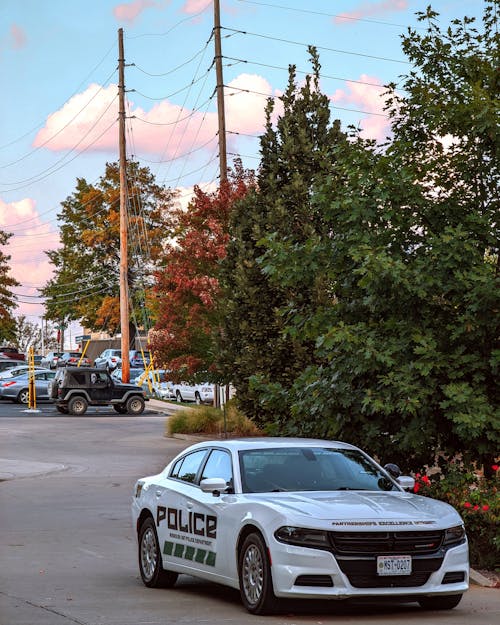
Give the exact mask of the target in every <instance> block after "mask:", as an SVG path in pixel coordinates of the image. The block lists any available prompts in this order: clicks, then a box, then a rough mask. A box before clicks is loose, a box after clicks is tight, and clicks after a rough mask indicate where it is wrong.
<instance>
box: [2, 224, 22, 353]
mask: <svg viewBox="0 0 500 625" xmlns="http://www.w3.org/2000/svg"><path fill="white" fill-rule="evenodd" d="M11 236H12V234H10V233H8V232H5V231H3V230H0V246H4V245H7V243H8V241H9V239H10V237H11ZM9 261H10V256H8V255H7V254H5V253H4V252H3V251H2V250H1V249H0V342H4V341H11V340H12V339H14V336H15V326H16V322H15V319H14V316H13V312H14V309H15V308H16V297H15V295H14V293H13V292H12V288H13V287H15V286H19V282H18V281H17V280H15V279H14V278H13V277H12V276H11V275H10V266H9Z"/></svg>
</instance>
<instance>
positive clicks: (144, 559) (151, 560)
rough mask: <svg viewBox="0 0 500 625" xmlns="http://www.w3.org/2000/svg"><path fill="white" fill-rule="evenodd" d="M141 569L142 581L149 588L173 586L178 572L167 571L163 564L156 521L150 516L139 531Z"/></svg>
mask: <svg viewBox="0 0 500 625" xmlns="http://www.w3.org/2000/svg"><path fill="white" fill-rule="evenodd" d="M139 570H140V572H141V578H142V581H143V582H144V584H145V585H146V586H148V587H149V588H171V587H172V586H173V585H174V584H175V582H176V581H177V577H178V574H177V573H174V572H173V571H165V569H163V567H162V565H161V553H160V549H159V546H158V535H157V534H156V529H155V525H154V521H153V519H151V518H148V519H146V520H145V521H144V523H143V524H142V525H141V529H140V531H139Z"/></svg>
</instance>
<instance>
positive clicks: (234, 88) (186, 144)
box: [34, 74, 272, 159]
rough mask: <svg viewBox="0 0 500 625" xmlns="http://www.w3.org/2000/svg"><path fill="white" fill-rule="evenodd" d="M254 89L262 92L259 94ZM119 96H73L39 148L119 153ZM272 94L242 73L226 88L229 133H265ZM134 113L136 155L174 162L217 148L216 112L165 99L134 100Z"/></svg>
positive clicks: (51, 120)
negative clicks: (147, 103) (144, 104)
mask: <svg viewBox="0 0 500 625" xmlns="http://www.w3.org/2000/svg"><path fill="white" fill-rule="evenodd" d="M242 90H247V91H242ZM252 91H253V92H259V95H257V94H256V93H251V92H252ZM117 93H118V88H117V86H116V85H109V86H108V87H107V88H106V89H102V88H101V87H99V85H95V84H93V85H90V86H89V87H88V88H87V89H86V91H85V92H83V93H80V94H77V95H75V96H73V97H72V98H71V99H70V100H69V101H68V102H66V104H65V105H64V106H63V107H62V108H61V109H59V110H58V111H56V112H55V113H52V114H51V115H49V117H48V118H47V122H46V124H45V126H44V127H43V128H42V129H41V130H40V131H39V132H38V134H37V135H36V137H35V141H34V146H35V147H42V146H43V147H44V148H45V149H48V150H52V151H54V152H57V151H60V150H68V149H74V150H75V151H79V152H81V151H83V150H85V149H89V150H91V151H94V152H95V151H109V152H113V153H115V152H116V146H117V142H118V123H117V107H118V101H117V99H116V96H117ZM267 95H272V88H271V85H270V84H269V83H268V82H267V81H266V80H265V79H264V78H262V77H261V76H258V75H255V74H241V75H240V76H238V77H236V78H235V79H234V80H232V81H231V82H230V83H229V85H228V87H227V88H226V98H225V101H226V119H227V121H226V127H227V130H232V131H235V132H242V133H249V134H254V133H259V132H262V130H263V128H264V107H265V103H266V96H267ZM129 113H130V116H132V117H135V118H136V119H135V120H133V121H132V122H131V123H132V124H133V129H134V148H135V150H136V151H137V154H141V153H147V154H159V155H161V157H162V159H165V158H173V157H175V156H179V155H181V154H183V153H185V152H188V151H190V150H193V149H196V148H199V147H201V146H204V149H206V150H207V151H209V152H212V151H213V147H214V146H215V144H216V134H217V129H218V120H217V113H216V112H215V111H214V112H203V110H200V111H195V112H192V111H191V110H189V109H185V108H183V107H182V106H179V105H178V104H174V103H172V102H170V101H168V100H163V101H162V102H159V103H158V104H155V105H154V106H153V107H152V108H151V109H149V110H145V109H143V108H141V107H138V106H137V107H136V106H134V103H133V102H130V106H129V111H128V112H127V114H129ZM211 140H213V141H211Z"/></svg>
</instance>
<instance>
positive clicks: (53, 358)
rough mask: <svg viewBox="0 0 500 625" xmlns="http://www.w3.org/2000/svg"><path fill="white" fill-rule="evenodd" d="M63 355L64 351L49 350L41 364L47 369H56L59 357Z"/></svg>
mask: <svg viewBox="0 0 500 625" xmlns="http://www.w3.org/2000/svg"><path fill="white" fill-rule="evenodd" d="M62 355H63V352H49V353H48V354H46V355H45V356H44V357H43V358H42V362H41V363H40V365H41V366H42V367H46V368H47V369H55V368H56V367H57V363H58V361H59V358H60V357H61V356H62Z"/></svg>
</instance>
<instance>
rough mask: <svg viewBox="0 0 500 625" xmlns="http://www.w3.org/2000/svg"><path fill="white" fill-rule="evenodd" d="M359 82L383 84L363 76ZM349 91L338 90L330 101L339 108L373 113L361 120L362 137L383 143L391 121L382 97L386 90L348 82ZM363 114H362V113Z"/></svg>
mask: <svg viewBox="0 0 500 625" xmlns="http://www.w3.org/2000/svg"><path fill="white" fill-rule="evenodd" d="M359 80H360V81H361V82H370V83H376V84H380V85H381V87H382V82H381V81H380V80H379V79H378V78H373V77H371V76H367V75H366V74H361V76H360V78H359ZM346 84H347V87H348V88H347V89H346V90H344V89H337V90H336V91H335V93H334V94H333V95H332V96H330V100H331V101H332V102H333V104H334V111H335V104H337V105H338V106H339V107H340V106H344V107H346V108H352V109H357V110H359V111H366V112H367V113H369V114H370V113H371V115H368V116H367V117H364V118H362V119H361V120H360V122H359V126H360V127H361V129H362V132H361V136H362V137H364V138H366V139H377V140H378V141H383V140H384V139H385V137H386V136H387V135H388V134H389V132H390V124H389V119H388V117H387V116H386V114H385V112H384V110H383V109H384V105H385V98H384V97H383V96H382V94H383V92H384V89H382V88H381V89H378V88H377V87H373V86H371V85H363V84H359V83H355V82H350V81H347V82H346ZM361 114H362V113H361Z"/></svg>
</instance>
